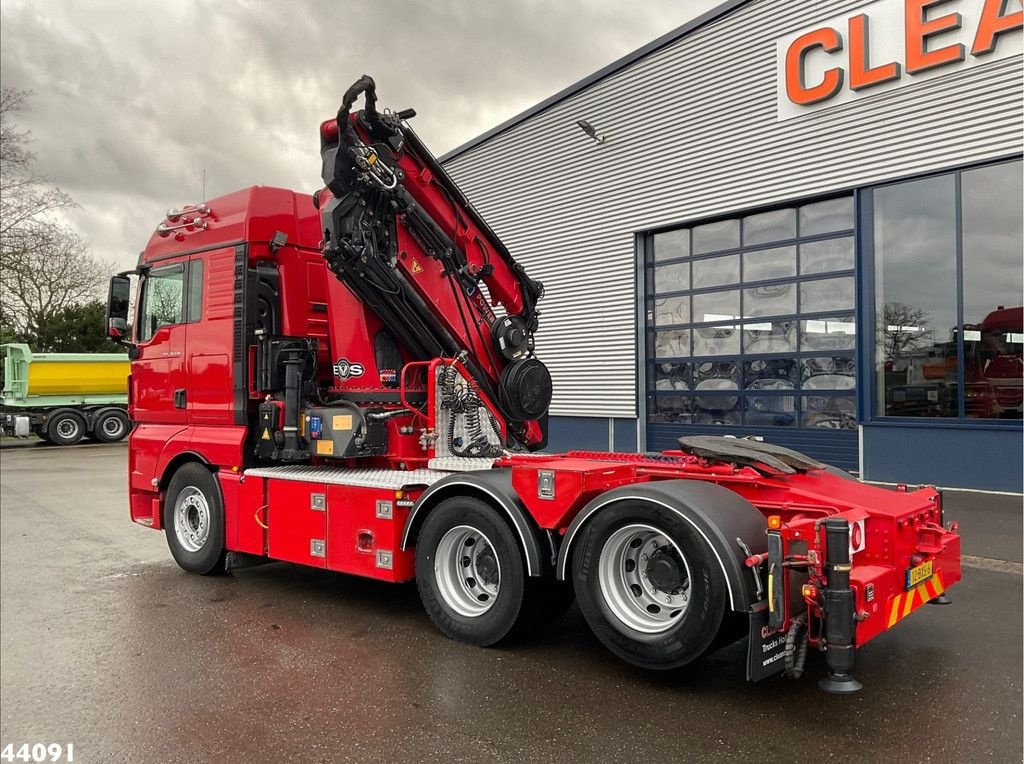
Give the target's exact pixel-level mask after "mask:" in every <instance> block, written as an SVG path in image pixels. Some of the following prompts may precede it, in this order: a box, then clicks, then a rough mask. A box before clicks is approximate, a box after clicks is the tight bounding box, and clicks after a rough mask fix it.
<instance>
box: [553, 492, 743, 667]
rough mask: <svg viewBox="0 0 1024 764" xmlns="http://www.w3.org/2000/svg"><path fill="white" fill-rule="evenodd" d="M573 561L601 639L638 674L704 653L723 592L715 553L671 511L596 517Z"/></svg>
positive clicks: (625, 509) (625, 507)
mask: <svg viewBox="0 0 1024 764" xmlns="http://www.w3.org/2000/svg"><path fill="white" fill-rule="evenodd" d="M582 533H583V536H582V538H580V539H579V541H578V542H577V543H578V547H577V548H576V551H575V554H574V555H573V568H572V570H573V585H574V587H575V589H576V599H577V600H578V601H579V603H580V609H581V610H582V611H583V616H584V617H585V618H586V620H587V623H588V624H589V626H590V628H591V629H592V630H593V632H594V634H595V635H596V636H597V638H598V639H599V640H601V642H602V643H603V644H604V645H605V647H607V648H608V649H609V650H611V651H612V652H613V653H615V654H616V655H617V656H619V657H620V658H622V659H624V660H626V661H628V662H630V663H632V664H634V665H636V666H640V667H642V668H648V669H673V668H679V667H681V666H685V665H686V664H688V663H690V662H692V661H694V660H696V659H697V658H699V657H701V656H702V655H703V654H704V653H706V652H707V651H708V650H709V649H711V648H712V646H713V645H714V643H715V638H716V636H717V635H718V634H719V631H720V629H721V627H722V625H723V619H724V616H725V613H726V606H727V599H728V591H727V589H726V584H725V579H724V577H723V575H722V571H721V569H720V568H719V566H718V565H717V562H716V560H715V556H714V553H713V552H712V550H711V549H710V548H709V547H708V545H707V544H706V542H704V540H703V539H702V538H701V537H700V535H699V534H698V533H697V532H696V531H695V530H694V529H693V528H692V527H691V526H690V525H689V524H688V523H687V522H686V521H685V520H683V519H682V518H681V517H680V516H679V515H677V514H676V513H675V512H672V511H669V510H667V509H664V508H663V507H660V506H656V505H650V504H644V503H641V502H624V503H623V504H621V505H618V506H614V507H611V508H609V509H608V510H606V511H603V512H601V513H599V514H598V515H597V516H596V517H595V518H594V519H593V520H591V521H590V522H589V523H588V524H587V525H586V526H585V527H584V530H583V532H582Z"/></svg>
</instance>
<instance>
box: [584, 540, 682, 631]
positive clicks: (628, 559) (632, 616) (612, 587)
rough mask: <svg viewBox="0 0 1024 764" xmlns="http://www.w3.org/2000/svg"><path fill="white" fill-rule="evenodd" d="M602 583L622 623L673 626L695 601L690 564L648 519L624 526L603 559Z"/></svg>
mask: <svg viewBox="0 0 1024 764" xmlns="http://www.w3.org/2000/svg"><path fill="white" fill-rule="evenodd" d="M597 568H598V584H599V586H600V590H601V596H602V598H603V600H604V604H605V605H606V607H607V609H608V610H609V611H610V612H611V614H612V615H613V616H614V621H617V623H615V625H616V626H618V627H623V626H624V627H626V628H627V629H630V630H632V631H639V632H641V633H644V634H660V633H662V632H665V631H668V630H669V629H670V628H672V627H673V626H674V625H675V624H677V623H678V622H679V621H680V620H681V619H682V617H683V616H684V615H685V613H686V611H687V609H688V607H689V604H690V595H691V591H690V581H691V577H690V564H689V562H687V560H686V557H685V556H684V555H683V553H682V551H681V550H680V549H679V546H678V545H677V544H676V543H675V542H674V541H673V540H672V539H671V538H669V537H668V536H667V535H666V534H665V533H664V532H663V531H661V530H659V529H658V528H655V527H654V526H651V525H646V524H643V523H631V524H629V525H626V526H624V527H622V528H619V529H618V530H616V531H615V532H614V533H612V535H611V536H609V538H608V540H607V541H606V542H605V544H604V546H603V547H602V548H601V553H600V556H599V558H598V564H597Z"/></svg>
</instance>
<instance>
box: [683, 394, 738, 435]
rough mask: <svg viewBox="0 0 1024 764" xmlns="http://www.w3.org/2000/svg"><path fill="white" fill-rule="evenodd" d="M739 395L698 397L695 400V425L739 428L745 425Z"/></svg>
mask: <svg viewBox="0 0 1024 764" xmlns="http://www.w3.org/2000/svg"><path fill="white" fill-rule="evenodd" d="M741 401H742V399H741V398H740V396H739V395H714V394H712V395H696V396H694V398H693V423H694V424H700V425H724V426H727V427H739V426H740V425H742V424H743V410H742V406H741Z"/></svg>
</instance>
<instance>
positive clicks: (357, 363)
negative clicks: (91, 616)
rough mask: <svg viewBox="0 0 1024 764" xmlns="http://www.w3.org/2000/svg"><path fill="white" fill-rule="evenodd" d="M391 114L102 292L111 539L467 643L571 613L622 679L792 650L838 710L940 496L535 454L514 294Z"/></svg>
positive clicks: (773, 662)
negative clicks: (116, 524)
mask: <svg viewBox="0 0 1024 764" xmlns="http://www.w3.org/2000/svg"><path fill="white" fill-rule="evenodd" d="M360 95H364V96H365V108H364V109H363V110H360V111H358V112H356V113H353V112H352V107H353V105H354V103H355V101H356V100H357V98H358V97H359V96H360ZM413 114H414V113H413V112H412V111H411V110H410V111H405V112H397V113H396V112H378V110H377V109H376V93H375V87H374V83H373V81H372V80H371V79H369V78H368V77H364V78H362V79H361V80H359V81H358V82H357V83H356V84H355V85H354V86H353V87H352V88H350V89H349V91H348V92H347V93H346V94H345V97H344V100H343V104H342V108H341V109H340V110H339V113H338V116H337V118H336V119H332V120H328V121H327V122H325V123H324V124H323V125H321V128H320V135H321V155H322V158H323V180H324V183H325V188H323V189H322V190H321V191H319V192H318V193H317V194H315V195H314V196H308V195H304V194H299V193H295V192H292V191H288V190H283V189H277V188H265V187H253V188H249V189H245V190H243V191H239V192H236V193H233V194H230V195H227V196H224V197H221V198H219V199H214V200H211V201H209V202H206V203H203V204H200V205H196V206H192V207H188V208H186V209H184V210H181V211H178V210H172V211H171V212H169V213H168V215H167V218H166V219H165V220H164V221H163V222H161V223H160V225H159V226H158V227H157V230H156V232H155V233H154V235H153V237H152V238H151V240H150V242H149V244H148V245H147V246H146V249H145V250H144V252H143V253H142V255H141V257H140V260H139V263H138V267H137V268H136V269H135V271H133V272H132V273H130V274H129V273H125V274H120V275H119V276H116V277H114V279H112V281H111V288H110V297H109V305H108V319H107V321H108V332H109V333H110V334H111V336H112V337H114V338H116V339H118V340H119V341H120V342H122V343H124V344H126V345H127V346H128V348H129V353H130V355H131V357H132V373H131V380H130V386H129V405H130V409H131V414H132V419H133V420H134V421H135V422H136V423H137V426H136V428H135V429H134V431H133V432H132V434H131V440H130V448H129V473H130V475H129V500H130V511H131V518H132V520H133V521H135V522H137V523H140V524H142V525H145V526H148V527H151V528H154V529H158V530H163V531H164V532H165V535H166V537H167V542H168V545H169V547H170V551H171V554H172V555H173V556H174V558H175V560H176V561H177V562H178V564H179V565H180V566H181V567H182V568H184V569H185V570H187V571H191V572H194V573H199V574H210V573H216V572H219V571H223V570H224V569H225V564H226V562H227V564H228V565H230V564H232V563H233V562H238V561H240V560H242V559H245V558H246V557H248V558H259V559H262V560H271V559H272V560H283V561H287V562H292V563H298V564H303V565H310V566H313V567H319V568H324V569H327V570H332V571H339V572H343V573H351V574H356V575H362V576H367V577H371V578H376V579H381V580H385V581H392V582H403V581H411V580H415V581H416V583H417V586H418V589H419V593H420V597H421V600H422V603H423V606H424V608H425V609H426V611H427V613H428V614H429V615H430V618H431V619H432V621H433V623H434V624H435V625H436V626H437V628H438V629H439V630H441V631H442V632H443V633H445V634H446V635H448V636H449V637H452V638H455V639H459V640H462V641H465V642H469V643H473V644H477V645H493V644H496V643H498V642H500V641H501V640H503V639H504V638H506V637H507V636H508V635H509V634H510V633H512V632H513V631H514V630H517V629H521V628H530V627H532V626H535V625H537V624H539V623H543V622H544V621H546V620H550V619H552V618H554V617H555V616H557V615H558V614H560V613H561V612H562V611H563V610H564V609H565V608H566V607H567V606H568V605H569V604H570V603H571V601H572V599H573V597H575V598H576V599H577V600H578V602H579V605H580V608H581V610H582V612H583V615H584V617H585V618H586V621H587V623H588V625H589V626H590V628H591V629H592V630H593V631H594V633H595V634H596V635H597V637H598V638H599V639H600V640H601V642H602V643H603V644H604V645H605V646H606V647H608V649H609V650H611V651H612V652H613V653H615V654H616V655H618V656H619V657H621V658H623V659H625V660H627V661H629V662H631V663H633V664H635V665H637V666H641V667H644V668H649V669H671V668H676V667H679V666H682V665H685V664H687V663H690V662H692V661H694V660H697V659H698V658H700V657H701V656H703V655H705V654H707V653H709V652H710V651H713V650H715V649H717V648H718V647H721V646H723V645H725V644H729V643H732V642H735V641H736V640H738V639H741V638H743V637H747V638H748V639H749V649H748V662H747V675H748V678H750V679H761V678H764V677H766V676H769V675H771V674H774V673H778V672H783V671H784V672H786V673H788V674H790V675H792V676H798V675H799V674H800V673H802V671H803V668H804V659H805V657H806V654H807V647H808V646H810V647H814V648H816V649H817V650H819V651H822V652H823V653H824V658H825V663H826V666H827V676H826V677H825V678H824V679H823V680H822V682H821V685H822V687H823V688H824V689H826V690H829V691H833V692H850V691H853V690H856V689H858V688H859V684H858V683H857V681H856V680H855V679H854V677H853V669H854V654H855V650H856V649H857V648H858V647H861V646H863V645H864V644H866V643H867V642H868V641H870V640H871V639H872V638H873V637H875V636H877V635H878V634H881V633H882V632H884V631H886V630H887V629H890V628H892V627H893V626H895V625H896V623H897V622H898V621H900V620H901V619H902V618H905V617H907V616H908V615H909V614H910V613H912V612H913V611H914V610H916V609H917V608H918V607H920V606H922V605H924V604H925V603H927V602H934V601H942V600H943V599H944V595H943V592H944V590H945V589H946V588H948V587H950V586H952V585H953V584H955V583H956V582H957V581H959V580H960V577H961V568H960V540H959V536H958V535H957V533H956V526H955V523H952V524H948V525H947V523H946V521H945V519H944V517H943V509H942V497H941V494H940V493H939V492H938V491H937V490H936V489H934V488H931V487H926V488H920V489H918V490H913V491H911V490H907V489H905V488H904V487H901V489H900V490H897V491H888V490H883V489H881V488H877V487H872V486H868V485H864V484H861V483H859V482H858V481H856V480H854V479H852V478H851V476H849V475H848V474H846V473H843V472H841V471H840V470H837V469H835V468H832V467H829V466H827V465H825V464H821V463H819V462H817V461H815V460H813V459H811V458H809V457H806V456H804V455H802V454H799V453H796V452H793V451H789V450H787V449H783V448H779V447H775V446H770V445H768V444H764V443H759V442H754V441H748V440H737V439H729V438H717V437H706V436H705V437H686V438H682V439H680V447H679V449H677V450H673V451H666V452H664V453H660V454H649V455H645V454H614V453H611V454H610V453H603V452H580V451H577V452H570V453H566V454H547V453H542V452H539V451H540V449H542V448H543V447H544V445H545V443H546V430H547V412H548V408H549V404H550V400H551V395H552V386H551V378H550V375H549V374H548V372H547V369H546V368H545V367H544V364H543V363H542V362H541V361H540V360H539V359H538V358H537V356H536V353H535V349H534V334H535V332H536V331H537V330H538V327H539V324H540V322H539V316H540V313H539V310H538V308H537V306H538V303H539V302H540V300H541V298H542V297H543V292H544V290H543V286H542V285H541V284H540V283H539V282H537V281H535V280H533V279H531V278H530V277H529V276H528V275H527V274H526V272H525V270H524V269H523V268H522V266H521V265H520V264H519V263H518V262H517V261H516V260H515V259H514V258H513V257H512V255H511V254H510V253H509V252H508V250H507V249H506V248H505V247H504V245H503V244H502V243H501V241H500V240H499V239H498V238H497V236H496V235H495V234H494V233H493V231H491V229H490V228H489V227H488V226H487V224H486V223H485V222H484V220H483V219H482V217H481V216H480V215H479V214H478V213H477V212H476V210H475V209H474V208H473V207H472V205H471V204H470V203H469V201H468V200H467V199H466V198H465V197H464V196H463V194H462V193H461V191H460V190H459V189H458V187H457V186H456V185H455V184H454V182H453V181H452V180H451V179H450V178H449V177H448V175H447V174H446V173H445V171H444V170H443V169H442V168H441V166H440V165H439V164H438V162H437V160H436V159H435V158H434V157H433V156H432V155H431V153H430V152H429V151H428V150H427V149H426V147H425V146H423V144H422V143H421V142H420V141H419V139H418V138H417V136H416V134H415V133H414V132H413V131H412V130H411V129H410V127H409V125H408V120H409V119H410V118H411V117H412V116H413ZM132 276H135V277H137V279H138V282H139V285H138V290H137V291H138V294H137V298H135V311H134V321H133V323H132V325H129V323H128V316H129V306H130V303H131V302H132V300H133V296H132V291H133V290H132ZM581 309H583V308H581Z"/></svg>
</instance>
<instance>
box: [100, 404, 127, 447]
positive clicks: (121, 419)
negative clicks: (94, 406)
mask: <svg viewBox="0 0 1024 764" xmlns="http://www.w3.org/2000/svg"><path fill="white" fill-rule="evenodd" d="M131 429H132V422H131V420H130V419H129V418H128V414H127V413H125V412H124V411H122V410H121V409H108V410H106V411H102V412H100V415H99V416H98V417H96V421H95V422H93V425H92V436H93V437H94V438H95V439H96V440H98V441H100V443H116V442H117V441H119V440H124V438H125V436H126V435H127V434H128V432H129V431H130V430H131Z"/></svg>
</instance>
